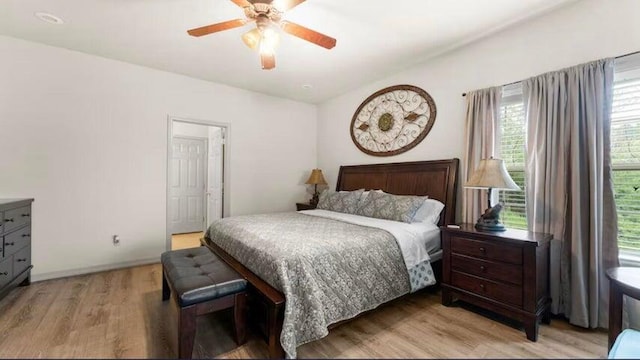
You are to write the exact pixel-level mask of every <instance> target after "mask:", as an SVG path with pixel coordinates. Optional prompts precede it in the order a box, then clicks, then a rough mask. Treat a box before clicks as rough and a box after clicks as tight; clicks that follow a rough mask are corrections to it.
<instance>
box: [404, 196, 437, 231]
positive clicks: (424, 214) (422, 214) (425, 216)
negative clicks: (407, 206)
mask: <svg viewBox="0 0 640 360" xmlns="http://www.w3.org/2000/svg"><path fill="white" fill-rule="evenodd" d="M442 209H444V204H443V203H441V202H440V201H438V200H435V199H427V200H425V201H424V203H423V204H422V206H420V207H419V208H418V210H417V211H416V214H415V215H413V220H412V221H411V222H414V223H416V222H424V223H428V224H434V225H437V224H438V220H440V213H441V212H442Z"/></svg>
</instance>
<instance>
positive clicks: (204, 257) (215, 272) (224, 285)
mask: <svg viewBox="0 0 640 360" xmlns="http://www.w3.org/2000/svg"><path fill="white" fill-rule="evenodd" d="M161 261H162V275H163V276H162V300H163V301H164V300H168V299H169V298H170V296H171V294H172V293H173V296H174V300H175V304H176V305H177V307H178V308H179V309H178V357H179V358H180V359H191V354H192V352H193V343H194V340H195V335H196V318H197V317H198V316H199V315H205V314H209V313H212V312H215V311H219V310H222V309H227V308H233V312H234V315H233V317H234V327H235V337H236V342H237V343H238V345H241V344H243V343H244V342H245V322H246V320H245V318H246V315H245V313H246V292H245V289H246V287H247V281H246V280H245V279H244V278H242V277H241V276H240V275H239V274H238V273H237V272H235V270H233V269H232V268H230V267H229V266H228V265H227V264H226V263H225V262H224V261H222V260H221V259H220V258H218V256H216V255H215V254H214V253H212V252H211V251H210V250H209V249H207V248H206V247H199V248H193V249H184V250H175V251H167V252H165V253H163V254H162V256H161Z"/></svg>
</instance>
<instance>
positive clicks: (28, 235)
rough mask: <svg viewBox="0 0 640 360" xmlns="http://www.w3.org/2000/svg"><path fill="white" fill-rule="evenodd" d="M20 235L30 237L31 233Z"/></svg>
mask: <svg viewBox="0 0 640 360" xmlns="http://www.w3.org/2000/svg"><path fill="white" fill-rule="evenodd" d="M22 237H31V234H22Z"/></svg>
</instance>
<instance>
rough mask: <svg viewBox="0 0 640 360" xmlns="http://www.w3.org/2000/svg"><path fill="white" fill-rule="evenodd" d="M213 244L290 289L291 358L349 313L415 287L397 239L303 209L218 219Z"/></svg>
mask: <svg viewBox="0 0 640 360" xmlns="http://www.w3.org/2000/svg"><path fill="white" fill-rule="evenodd" d="M206 236H207V238H209V239H210V240H211V241H212V242H214V243H215V244H217V245H218V246H220V247H221V248H222V249H224V250H225V251H226V252H227V253H229V254H230V255H231V256H233V257H234V258H235V259H236V260H238V261H240V262H241V263H242V264H243V265H244V266H246V267H247V268H249V269H250V270H251V271H252V272H254V273H255V274H256V275H258V276H259V277H261V278H262V279H263V280H265V281H266V282H267V283H269V284H270V285H271V286H273V287H274V288H276V289H278V290H279V291H280V292H282V293H283V294H284V295H285V298H286V303H285V313H284V324H283V327H282V335H281V336H280V342H281V344H282V347H283V348H284V351H285V352H286V353H287V357H290V358H295V357H296V348H297V346H299V345H302V344H304V343H307V342H310V341H313V340H317V339H320V338H322V337H324V336H326V335H327V334H328V330H327V327H328V326H329V325H330V324H333V323H336V322H339V321H342V320H345V319H350V318H353V317H355V316H356V315H358V314H359V313H361V312H363V311H367V310H371V309H374V308H376V307H377V306H379V305H380V304H383V303H385V302H388V301H390V300H392V299H395V298H397V297H399V296H401V295H404V294H406V293H408V292H409V290H410V285H409V275H408V273H407V269H406V267H405V263H404V261H403V258H402V254H401V252H400V249H399V247H398V245H397V243H396V241H395V238H394V237H393V236H392V235H391V234H389V233H388V232H386V231H384V230H380V229H375V228H370V227H364V226H359V225H354V224H349V223H345V222H342V221H337V220H331V219H325V218H320V217H315V216H310V215H304V214H299V213H295V212H292V213H279V214H264V215H251V216H237V217H231V218H226V219H222V220H218V221H215V222H213V223H212V224H211V226H210V227H209V230H208V231H207V234H206Z"/></svg>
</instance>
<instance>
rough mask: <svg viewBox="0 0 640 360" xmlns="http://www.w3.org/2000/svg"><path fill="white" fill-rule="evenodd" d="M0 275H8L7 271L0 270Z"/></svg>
mask: <svg viewBox="0 0 640 360" xmlns="http://www.w3.org/2000/svg"><path fill="white" fill-rule="evenodd" d="M0 275H4V276H7V275H9V273H8V272H6V271H5V272H1V273H0Z"/></svg>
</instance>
